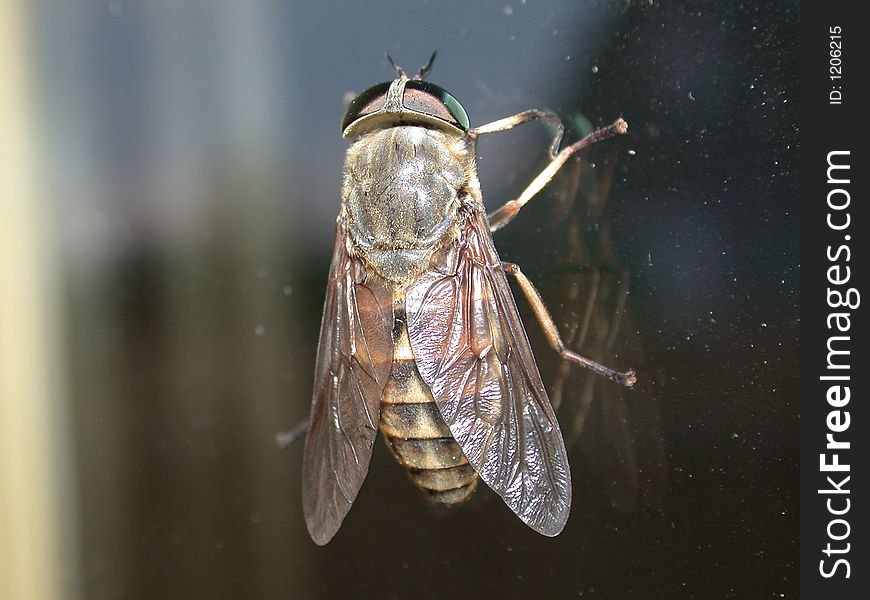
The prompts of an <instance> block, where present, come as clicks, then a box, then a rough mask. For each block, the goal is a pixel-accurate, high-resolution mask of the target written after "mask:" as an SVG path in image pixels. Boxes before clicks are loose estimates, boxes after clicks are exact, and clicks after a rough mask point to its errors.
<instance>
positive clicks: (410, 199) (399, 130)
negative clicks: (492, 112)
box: [342, 126, 477, 286]
mask: <svg viewBox="0 0 870 600" xmlns="http://www.w3.org/2000/svg"><path fill="white" fill-rule="evenodd" d="M476 179H477V178H476V174H475V173H474V164H473V156H472V154H471V152H470V150H469V147H468V142H467V139H466V138H463V137H458V136H456V135H451V134H448V133H444V132H441V131H436V130H432V129H427V128H423V127H411V126H402V127H391V128H389V129H383V130H379V131H375V132H372V133H369V134H366V135H364V136H362V137H361V138H360V139H359V140H357V141H356V142H355V143H354V144H353V145H352V146H351V147H350V149H348V152H347V162H346V168H345V177H344V182H343V186H342V203H343V210H342V216H343V218H344V219H345V220H346V224H347V227H348V234H349V237H350V241H351V244H352V246H353V248H352V250H353V251H354V253H356V254H358V255H361V256H362V257H363V258H365V259H366V261H367V262H368V263H369V264H370V265H371V267H372V268H374V269H375V270H376V271H377V272H378V273H379V274H380V275H381V276H382V277H384V278H385V279H387V280H389V281H392V282H394V283H396V284H399V285H400V286H404V285H407V284H408V283H410V282H412V281H414V280H415V279H416V278H417V277H418V276H419V275H420V273H422V272H423V271H424V270H426V268H427V265H428V262H429V259H430V257H431V255H432V253H433V252H434V251H435V250H437V249H438V248H440V247H443V246H444V245H445V244H447V243H449V242H450V241H452V240H454V239H456V236H457V234H458V226H457V225H458V223H457V219H458V210H459V204H460V200H461V198H462V197H463V195H464V194H465V190H466V189H467V188H468V186H469V184H470V183H471V182H474V183H471V185H472V186H473V187H476V186H475V184H476Z"/></svg>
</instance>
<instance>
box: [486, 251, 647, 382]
mask: <svg viewBox="0 0 870 600" xmlns="http://www.w3.org/2000/svg"><path fill="white" fill-rule="evenodd" d="M502 268H503V269H504V271H505V273H508V274H509V275H513V276H514V277H515V278H516V280H517V283H519V284H520V289H522V290H523V294H525V296H526V299H528V301H529V304H531V306H532V311H534V313H535V316H536V317H537V318H538V322H539V323H540V324H541V328H542V329H543V330H544V335H545V336H546V337H547V341H548V342H550V346H552V347H553V350H555V351H556V352H557V353H558V354H559V356H561V357H562V358H564V359H565V360H570V361H571V362H574V363H577V364H578V365H583V366H584V367H586V368H587V369H590V370H592V371H594V372H596V373H598V374H599V375H604V376H605V377H607V378H608V379H612V380H613V381H615V382H617V383H621V384H623V385H625V386H627V387H632V386H633V385H634V384H635V382H636V381H637V377H636V376H635V374H634V371H626V372H625V373H620V372H619V371H614V370H613V369H611V368H609V367H605V366H604V365H602V364H599V363H597V362H595V361H594V360H591V359H588V358H586V357H585V356H580V355H579V354H577V353H576V352H571V351H570V350H568V348H566V347H565V344H564V342H562V337H561V336H560V335H559V330H558V329H557V328H556V323H554V322H553V317H552V316H550V311H549V310H547V307H546V305H545V304H544V300H543V299H542V298H541V294H540V292H538V289H537V288H536V287H535V284H533V283H532V282H531V280H530V279H529V278H528V277H526V276H525V274H524V273H523V272H522V271H521V270H520V268H519V267H518V266H517V265H515V264H514V263H509V262H503V263H502Z"/></svg>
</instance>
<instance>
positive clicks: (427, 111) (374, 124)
mask: <svg viewBox="0 0 870 600" xmlns="http://www.w3.org/2000/svg"><path fill="white" fill-rule="evenodd" d="M391 87H393V88H394V89H393V90H392V91H391ZM399 98H401V102H399ZM398 125H423V126H428V127H437V128H439V129H446V130H448V131H452V132H454V133H459V134H464V133H466V132H467V131H468V128H469V127H470V124H469V121H468V114H467V113H466V112H465V109H464V108H462V105H461V104H460V103H459V101H458V100H457V99H456V98H455V97H454V96H453V94H451V93H450V92H448V91H447V90H445V89H444V88H442V87H441V86H438V85H435V84H434V83H429V82H428V81H422V80H419V79H406V78H404V77H402V78H399V79H396V80H394V81H385V82H384V83H379V84H377V85H375V86H372V87H370V88H369V89H367V90H366V91H364V92H363V93H362V94H360V95H359V96H357V97H356V98H354V100H353V102H351V103H350V105H349V106H348V107H347V111H346V112H345V114H344V118H343V119H342V121H341V131H342V135H344V136H345V137H355V136H357V135H362V134H364V133H366V132H369V131H372V130H374V129H380V128H384V127H395V126H398Z"/></svg>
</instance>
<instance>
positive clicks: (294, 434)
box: [275, 418, 310, 450]
mask: <svg viewBox="0 0 870 600" xmlns="http://www.w3.org/2000/svg"><path fill="white" fill-rule="evenodd" d="M309 421H310V419H308V418H306V419H305V420H303V421H302V422H300V423H298V424H297V425H295V426H294V427H293V428H292V429H289V430H287V431H279V432H278V433H276V434H275V443H276V444H278V447H279V448H281V449H282V450H283V449H284V448H286V447H287V446H289V445H290V444H292V443H293V442H295V441H296V440H298V439H301V438H302V437H303V436H304V435H305V434H306V433H308V424H309Z"/></svg>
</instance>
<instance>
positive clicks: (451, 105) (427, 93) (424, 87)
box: [402, 79, 470, 131]
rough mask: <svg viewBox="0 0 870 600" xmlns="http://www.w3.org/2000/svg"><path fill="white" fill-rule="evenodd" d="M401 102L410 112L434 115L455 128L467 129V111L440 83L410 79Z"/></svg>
mask: <svg viewBox="0 0 870 600" xmlns="http://www.w3.org/2000/svg"><path fill="white" fill-rule="evenodd" d="M402 104H403V105H404V106H405V108H406V109H408V110H410V111H412V112H415V113H422V114H425V115H429V116H430V117H436V118H438V119H441V120H442V121H445V122H447V123H449V124H450V125H453V126H454V127H456V128H457V129H461V130H462V131H468V127H469V125H470V123H469V121H468V113H466V112H465V109H464V108H462V105H461V104H460V103H459V100H457V99H456V97H455V96H454V95H453V94H451V93H450V92H448V91H447V90H445V89H444V88H443V87H441V86H440V85H435V84H434V83H430V82H428V81H422V80H416V79H412V80H410V81H409V82H408V83H407V84H406V85H405V96H404V97H403V98H402Z"/></svg>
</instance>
